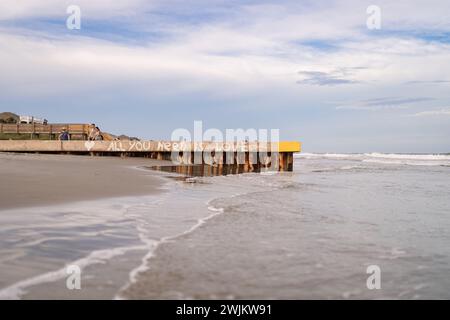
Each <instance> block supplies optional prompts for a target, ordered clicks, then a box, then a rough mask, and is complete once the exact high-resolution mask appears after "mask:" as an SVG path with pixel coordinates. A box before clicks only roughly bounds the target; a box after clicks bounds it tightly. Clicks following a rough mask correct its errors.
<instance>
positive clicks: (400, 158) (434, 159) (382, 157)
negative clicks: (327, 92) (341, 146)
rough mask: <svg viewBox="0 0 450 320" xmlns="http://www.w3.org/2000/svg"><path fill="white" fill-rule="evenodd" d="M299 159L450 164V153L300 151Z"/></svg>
mask: <svg viewBox="0 0 450 320" xmlns="http://www.w3.org/2000/svg"><path fill="white" fill-rule="evenodd" d="M295 158H297V159H312V160H314V159H330V160H351V161H361V162H366V163H379V164H387V165H389V164H390V165H410V166H450V155H447V154H394V153H377V152H374V153H355V154H351V153H349V154H339V153H300V154H296V155H295Z"/></svg>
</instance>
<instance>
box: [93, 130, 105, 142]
mask: <svg viewBox="0 0 450 320" xmlns="http://www.w3.org/2000/svg"><path fill="white" fill-rule="evenodd" d="M93 140H103V136H102V134H101V131H100V128H99V127H95V131H94V139H93Z"/></svg>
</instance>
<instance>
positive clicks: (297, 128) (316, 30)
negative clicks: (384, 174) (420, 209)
mask: <svg viewBox="0 0 450 320" xmlns="http://www.w3.org/2000/svg"><path fill="white" fill-rule="evenodd" d="M69 5H77V6H79V8H80V10H81V28H80V29H79V30H76V29H75V30H70V29H68V28H67V26H66V21H67V19H68V18H69V16H70V14H68V13H67V7H68V6H69ZM371 5H375V6H377V7H378V8H379V9H380V18H381V19H380V28H379V29H373V28H368V27H367V24H366V22H367V19H368V18H371V16H372V12H369V14H368V13H367V8H368V7H369V6H371ZM0 111H11V112H15V113H18V114H20V115H33V116H36V117H42V118H47V119H48V120H49V121H50V122H58V123H61V122H81V123H92V122H94V123H96V124H98V125H99V126H100V127H101V129H102V130H105V131H108V132H111V133H115V134H122V133H125V134H127V135H131V136H138V137H140V138H143V139H170V138H171V134H172V132H173V131H174V130H176V129H178V128H186V129H187V130H189V131H193V128H194V121H197V120H199V121H202V122H203V128H204V129H205V130H206V129H208V128H217V129H219V130H222V131H224V132H225V130H226V129H237V128H243V129H251V128H254V129H267V130H270V129H279V130H280V137H281V139H282V140H296V141H301V142H302V143H303V150H304V151H305V152H336V153H344V152H354V153H357V152H387V153H394V152H398V153H409V152H412V153H438V152H450V1H448V0H396V1H385V0H370V1H365V0H347V1H312V0H311V1H310V0H297V1H291V0H287V1H256V0H254V1H236V0H231V1H225V0H208V1H206V0H186V1H181V0H175V1H171V0H165V1H160V0H148V1H144V0H127V1H124V0H70V1H66V0H23V1H17V0H1V2H0Z"/></svg>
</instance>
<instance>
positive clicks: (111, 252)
mask: <svg viewBox="0 0 450 320" xmlns="http://www.w3.org/2000/svg"><path fill="white" fill-rule="evenodd" d="M143 249H146V247H145V246H130V247H119V248H113V249H106V250H97V251H93V252H91V253H90V254H89V255H88V256H86V257H83V258H81V259H78V260H75V261H72V262H70V263H67V264H66V266H64V267H63V268H61V269H58V270H55V271H50V272H47V273H44V274H40V275H38V276H35V277H32V278H28V279H25V280H22V281H19V282H16V283H14V284H13V285H10V286H9V287H6V288H3V289H1V290H0V300H16V299H20V298H21V296H23V295H24V294H26V293H27V289H28V288H29V287H32V286H35V285H38V284H42V283H48V282H54V281H57V280H60V279H64V278H66V277H67V272H66V268H67V266H69V265H76V266H78V267H80V268H81V269H83V268H85V267H87V266H89V265H93V264H98V263H104V262H105V261H107V260H109V259H111V258H113V257H115V256H119V255H123V254H125V253H126V252H128V251H132V250H143Z"/></svg>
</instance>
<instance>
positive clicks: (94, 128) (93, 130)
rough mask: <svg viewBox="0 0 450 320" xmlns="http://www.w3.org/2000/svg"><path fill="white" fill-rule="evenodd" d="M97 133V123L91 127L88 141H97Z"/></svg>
mask: <svg viewBox="0 0 450 320" xmlns="http://www.w3.org/2000/svg"><path fill="white" fill-rule="evenodd" d="M95 132H96V127H95V123H92V124H91V125H90V126H89V134H88V140H89V141H92V140H95Z"/></svg>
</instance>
